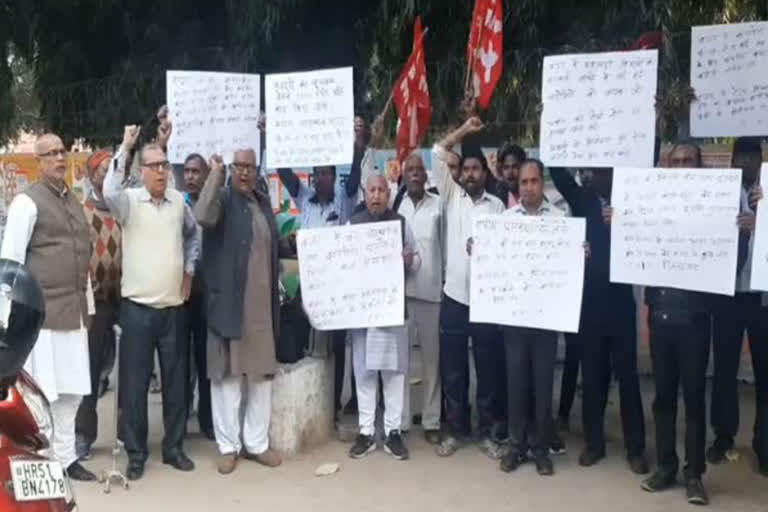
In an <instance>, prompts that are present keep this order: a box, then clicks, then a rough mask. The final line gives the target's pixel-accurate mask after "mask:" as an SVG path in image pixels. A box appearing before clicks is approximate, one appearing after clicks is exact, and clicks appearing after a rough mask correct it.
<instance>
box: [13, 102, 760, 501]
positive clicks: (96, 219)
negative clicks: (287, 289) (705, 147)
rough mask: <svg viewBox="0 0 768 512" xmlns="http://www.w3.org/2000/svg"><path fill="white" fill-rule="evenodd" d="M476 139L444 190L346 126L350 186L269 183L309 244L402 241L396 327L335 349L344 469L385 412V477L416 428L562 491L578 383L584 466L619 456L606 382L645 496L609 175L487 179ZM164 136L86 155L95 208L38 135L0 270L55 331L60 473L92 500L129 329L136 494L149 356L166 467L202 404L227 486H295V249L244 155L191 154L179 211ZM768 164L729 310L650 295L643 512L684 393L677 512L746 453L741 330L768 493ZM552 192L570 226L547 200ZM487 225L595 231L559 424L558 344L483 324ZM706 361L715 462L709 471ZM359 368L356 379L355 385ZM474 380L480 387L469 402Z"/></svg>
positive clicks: (45, 356)
mask: <svg viewBox="0 0 768 512" xmlns="http://www.w3.org/2000/svg"><path fill="white" fill-rule="evenodd" d="M483 129H484V125H483V123H482V121H481V120H480V119H479V118H478V117H475V116H471V115H470V116H468V118H467V119H466V121H465V122H464V123H463V124H461V125H460V126H459V127H457V128H456V129H455V130H453V131H451V132H450V133H449V134H448V135H446V136H445V137H444V138H442V139H441V140H440V141H439V142H437V143H436V144H434V146H433V148H432V158H431V176H428V173H427V168H426V165H425V162H424V160H423V159H422V157H421V156H420V154H419V153H418V152H417V153H413V154H411V155H410V156H408V157H407V158H406V159H405V160H404V161H403V164H402V177H401V180H400V183H399V185H398V187H395V188H394V190H393V187H391V186H390V185H391V184H390V182H389V181H388V180H387V178H386V177H385V176H383V175H382V174H381V173H379V172H377V170H376V169H375V166H374V159H373V156H372V149H371V147H370V145H371V140H370V134H369V130H368V128H367V126H366V124H365V122H364V121H363V120H362V118H357V119H356V121H355V142H354V157H353V162H352V166H351V172H350V175H349V176H348V177H347V180H346V182H345V183H343V185H342V184H341V183H340V181H341V180H337V170H336V168H335V167H334V166H318V167H315V168H314V169H313V173H312V177H311V184H309V185H308V184H306V183H304V182H302V181H301V180H300V179H299V177H298V176H297V175H296V173H294V171H293V170H291V169H279V170H277V172H278V174H279V177H280V179H281V180H282V183H283V184H284V186H285V187H286V189H287V190H288V192H289V193H290V195H291V196H292V198H293V199H294V201H295V204H296V207H297V208H298V210H299V219H300V225H301V228H302V229H316V228H323V227H326V226H342V225H346V224H361V223H370V222H381V221H399V222H400V223H401V225H402V228H403V229H402V233H403V240H402V242H403V265H404V268H405V276H406V277H405V279H406V282H405V296H406V297H405V303H406V318H407V319H406V324H405V326H399V327H391V328H381V329H353V330H349V331H335V332H329V333H325V334H326V335H327V338H328V339H329V340H330V343H331V344H332V345H333V346H334V351H333V352H334V354H335V361H336V374H335V381H334V388H335V389H334V392H335V396H334V413H335V414H336V415H338V416H340V415H341V414H343V413H344V412H357V415H358V419H359V428H360V431H359V435H358V437H357V439H356V440H355V442H354V444H353V445H352V447H351V448H350V450H349V455H350V457H352V458H362V457H364V456H366V455H368V454H370V453H372V452H373V451H375V450H376V449H377V447H378V446H379V444H378V441H377V433H376V426H375V425H376V423H375V420H376V416H377V410H378V409H379V408H381V407H382V406H383V426H384V441H383V449H384V450H385V451H386V452H387V453H388V454H390V455H391V456H392V457H394V458H395V459H398V460H404V459H408V458H409V450H408V447H407V445H406V437H407V436H406V434H407V433H411V435H413V434H412V432H413V431H414V429H415V427H414V425H415V424H417V423H419V424H420V425H421V430H422V431H423V435H424V438H425V439H426V441H427V442H428V443H430V444H432V445H434V446H435V450H436V455H437V456H440V457H450V456H452V455H454V454H455V453H456V452H457V451H458V450H461V449H463V448H465V447H467V446H469V445H470V444H473V443H474V444H477V446H479V448H480V449H481V450H482V451H483V452H484V453H485V454H486V455H487V456H488V457H490V458H491V459H494V460H498V461H499V464H500V468H501V470H503V471H505V472H513V471H515V470H517V469H518V468H519V467H520V466H521V465H523V464H525V463H526V462H528V461H532V462H533V464H534V465H535V468H536V471H537V472H538V473H539V474H540V475H544V476H548V475H552V474H554V464H553V460H552V455H557V454H562V453H564V452H565V445H564V443H563V441H562V439H561V437H560V435H561V434H562V433H563V432H567V431H569V429H570V422H569V419H570V416H571V408H572V405H573V402H574V396H575V391H576V387H577V379H578V375H579V372H580V373H581V382H582V389H583V401H582V404H583V411H582V419H583V435H584V441H585V444H584V449H583V451H582V452H581V454H580V456H579V464H580V465H582V466H585V467H589V466H594V465H596V464H598V463H599V462H600V461H601V460H602V459H604V458H605V457H606V439H605V437H606V436H605V411H606V405H607V403H608V395H609V391H610V387H611V382H612V380H613V379H615V380H616V381H617V382H618V389H619V397H620V406H621V424H622V430H623V438H624V448H625V456H626V459H627V464H628V466H629V469H630V470H631V471H632V472H633V473H636V474H638V475H645V474H648V473H650V467H649V463H648V459H647V458H646V431H645V415H644V406H643V401H642V397H641V392H640V386H639V379H638V369H637V351H638V340H637V329H636V311H637V308H636V302H635V294H634V292H633V288H632V286H631V285H626V284H618V283H612V282H611V281H610V273H609V262H610V222H611V218H612V209H611V206H610V199H611V187H612V173H613V171H612V170H611V169H594V170H589V169H588V170H581V171H582V172H572V171H571V170H567V169H563V168H550V169H546V168H545V166H544V164H543V163H542V162H541V161H539V160H536V159H534V158H529V157H528V156H527V155H526V152H525V151H524V150H523V149H522V148H521V147H519V146H516V145H504V146H503V147H502V148H501V149H500V150H499V153H498V158H497V165H496V166H495V168H491V167H489V164H488V162H487V160H486V157H485V156H484V154H483V152H482V151H481V150H480V147H479V145H477V144H473V143H472V139H473V137H474V136H475V134H478V133H480V132H481V131H482V130H483ZM172 131H173V130H172V124H171V122H170V119H169V114H168V112H167V110H166V109H162V110H161V112H160V114H159V128H158V130H157V134H155V135H153V136H151V137H142V134H141V128H140V127H138V126H127V127H126V128H125V132H124V137H123V141H122V144H121V145H120V146H119V148H118V149H117V150H116V151H115V152H114V154H113V153H112V152H107V151H98V152H95V153H93V154H92V155H91V157H90V158H89V159H88V162H87V170H88V178H89V180H90V182H91V185H92V187H91V191H90V193H89V195H88V197H87V198H86V200H85V202H84V204H81V203H80V202H79V201H78V200H77V199H76V197H75V196H74V194H73V193H72V191H71V189H70V188H69V187H68V186H67V183H66V180H65V173H66V158H67V151H66V149H65V147H64V145H63V143H62V140H61V139H60V138H59V137H57V136H56V135H53V134H46V135H43V136H41V137H39V138H38V140H37V142H36V145H35V153H36V156H37V160H38V163H39V171H40V181H39V182H38V183H36V184H33V185H31V186H30V187H29V188H28V189H27V190H25V191H23V192H22V193H20V194H18V195H17V196H16V197H15V198H14V200H13V202H12V203H11V205H10V208H9V211H8V223H7V228H6V231H5V238H4V240H3V244H2V252H1V254H0V256H2V257H3V258H7V259H12V260H16V261H19V262H21V263H23V264H25V265H27V266H28V267H29V269H30V270H31V272H32V273H33V274H34V275H35V276H36V277H37V279H38V280H39V281H40V283H41V285H42V288H43V291H44V295H45V299H46V318H45V325H44V326H43V330H42V332H41V334H40V337H39V339H38V342H37V345H36V346H35V349H34V351H33V353H32V355H31V356H30V358H29V360H28V361H27V365H26V368H27V370H28V371H30V372H31V374H32V375H33V376H34V377H35V379H36V380H37V381H38V382H39V383H40V385H41V388H42V390H43V391H44V393H45V395H46V397H47V398H48V399H49V401H50V402H51V409H52V413H53V417H54V421H55V425H56V429H55V432H54V438H53V442H52V447H53V454H54V456H55V458H56V459H57V460H59V461H60V462H61V463H62V464H63V466H64V467H65V468H67V471H68V475H69V476H70V477H71V478H73V479H75V480H83V481H89V480H95V479H96V477H95V475H94V474H93V473H91V472H90V471H89V470H87V469H86V468H85V467H84V466H83V465H82V464H81V461H84V460H87V459H88V458H89V456H90V447H91V445H92V444H93V443H94V442H95V441H96V438H97V429H96V425H97V422H98V421H97V418H96V402H97V397H98V394H99V388H100V383H101V381H102V378H103V373H104V368H105V367H106V366H108V364H109V361H110V357H111V356H110V352H113V351H114V341H115V340H114V336H115V332H114V330H113V326H114V325H115V324H119V325H120V327H121V329H122V335H121V347H120V351H119V361H118V364H119V365H120V379H121V382H120V397H119V403H120V410H121V412H120V421H119V437H120V440H121V441H122V442H123V444H124V446H125V450H126V452H127V454H128V466H127V470H126V473H127V477H128V478H129V479H131V480H137V479H139V478H141V477H142V476H143V474H144V467H145V463H146V460H147V458H148V456H149V450H148V447H147V433H148V412H147V392H148V389H149V385H150V379H151V376H152V372H153V368H154V357H155V353H156V352H157V354H158V355H159V361H160V376H161V382H162V399H163V416H162V417H163V424H164V428H165V436H164V439H163V443H162V460H163V463H165V464H167V465H170V466H172V467H174V468H176V469H178V470H181V471H191V470H193V469H194V463H193V462H192V461H191V460H190V459H189V458H188V457H187V456H186V454H185V452H184V450H183V442H184V438H185V436H186V435H187V423H188V419H189V417H190V411H191V409H192V406H191V404H192V403H193V402H194V400H193V396H194V393H193V390H194V389H195V387H197V390H198V396H199V400H198V406H197V417H198V422H199V427H200V432H201V434H203V435H204V436H205V437H207V438H210V439H212V440H215V442H216V443H217V445H218V449H219V452H220V455H219V459H218V461H217V467H218V471H219V472H220V473H222V474H229V473H232V472H233V471H234V470H235V469H236V466H237V464H238V462H239V461H240V460H241V459H242V458H244V459H247V460H252V461H255V462H257V463H259V464H262V465H264V466H267V467H275V466H278V465H280V464H281V458H280V456H279V454H278V453H277V451H275V450H273V449H271V448H270V442H269V425H270V414H271V408H272V404H271V396H272V390H271V383H272V379H273V376H274V375H275V373H276V370H277V367H278V362H277V357H276V344H277V343H279V340H280V332H279V327H280V309H281V302H280V289H279V288H280V284H279V273H280V258H281V257H285V256H288V255H293V253H292V250H291V246H290V243H285V241H283V240H280V239H279V232H278V229H277V224H276V219H275V215H274V213H273V210H272V201H271V200H270V197H269V189H268V187H267V186H266V182H265V179H264V173H263V172H262V169H261V167H260V165H259V163H258V162H259V161H260V159H259V155H257V154H256V152H255V150H254V149H253V148H241V149H240V150H237V151H235V152H234V154H233V157H232V160H231V161H228V162H225V161H224V159H223V158H222V157H221V156H220V155H201V154H191V155H189V156H188V157H187V158H186V161H185V162H184V169H183V183H182V184H179V187H178V188H179V189H183V190H184V191H183V192H182V191H180V190H177V187H175V186H174V185H173V183H174V181H173V174H172V165H171V162H169V160H168V156H167V145H168V141H169V139H170V137H171V136H172ZM262 135H263V133H262ZM657 161H658V155H657ZM761 163H762V148H761V144H760V140H759V139H749V138H742V139H739V140H737V142H736V144H735V146H734V149H733V167H734V168H740V169H742V170H743V200H742V213H741V214H740V215H739V217H738V218H737V219H734V222H735V223H738V225H739V227H740V233H741V235H740V246H739V266H738V275H737V276H734V279H736V282H737V293H736V295H735V296H734V297H725V296H713V295H709V294H704V293H697V292H692V291H685V290H679V289H672V288H647V289H645V302H646V304H647V305H648V307H649V326H650V351H651V359H652V364H653V378H654V383H655V398H654V401H653V417H654V424H655V438H656V452H657V454H656V458H655V459H656V463H657V468H656V470H655V471H654V472H653V473H652V474H651V475H650V476H649V477H647V478H646V479H645V480H643V482H642V488H643V489H645V490H646V491H649V492H656V491H661V490H665V489H667V488H670V487H672V486H673V485H675V483H676V481H677V475H678V471H679V470H680V460H679V458H678V455H677V450H676V445H677V443H676V424H677V406H678V388H679V387H680V386H682V388H683V399H684V404H685V405H684V407H685V414H684V417H685V434H684V435H685V454H684V457H685V459H684V465H683V472H684V482H685V486H686V493H687V499H688V501H689V502H691V503H694V504H706V503H708V496H707V493H706V490H705V488H704V485H703V483H702V475H703V474H704V472H705V468H706V463H707V462H710V463H712V464H720V463H725V462H727V461H728V459H729V457H730V452H731V450H732V449H733V448H734V438H735V437H736V435H737V434H738V427H739V393H738V387H737V373H738V367H739V362H740V358H741V348H742V339H743V335H744V332H745V330H746V331H747V332H748V334H749V340H750V343H751V356H752V362H753V366H754V370H755V372H754V373H755V384H756V393H755V396H756V403H757V418H756V421H755V428H754V444H753V448H754V451H755V454H756V456H757V468H758V472H759V473H760V474H762V475H763V476H768V381H766V379H768V368H767V367H766V365H768V345H767V344H766V343H768V306H766V301H764V298H763V296H762V295H761V294H760V293H757V292H752V291H751V290H750V288H749V275H748V274H749V271H750V263H749V261H750V260H751V248H752V246H753V241H752V236H753V232H754V225H755V223H754V218H755V212H756V208H757V205H758V203H759V202H760V200H761V199H762V189H761V188H760V186H759V183H758V171H759V168H760V165H761ZM702 165H703V164H702V152H701V149H700V147H699V146H698V145H697V144H696V143H695V142H692V141H681V142H679V143H678V144H676V145H674V147H673V148H672V150H671V152H670V153H669V154H668V155H667V166H669V167H683V168H697V167H702ZM584 171H588V172H584ZM547 172H548V173H549V175H550V177H551V180H552V182H553V183H554V186H555V187H556V189H557V190H558V191H559V193H560V194H561V195H562V197H563V198H564V200H565V203H566V204H567V208H566V209H567V211H566V209H561V208H560V207H558V206H556V205H555V204H554V203H553V202H552V201H550V200H549V199H548V198H547V197H546V194H545V183H546V181H547V179H546V174H547ZM587 176H588V177H589V179H587ZM479 213H486V214H500V215H511V216H515V215H523V216H566V215H571V216H575V217H583V218H585V219H586V240H585V244H584V246H585V253H586V254H585V257H586V267H585V278H584V289H583V306H582V310H581V321H580V331H579V332H578V333H577V334H572V335H568V336H567V337H566V340H567V348H566V357H565V364H564V371H563V379H562V390H561V394H560V403H559V405H560V407H559V409H558V410H557V411H555V410H554V408H553V395H554V390H553V387H554V382H555V365H556V351H557V343H558V337H559V333H557V332H556V331H554V330H542V329H528V328H521V327H506V326H504V327H502V326H498V325H490V324H479V323H473V322H471V321H470V314H469V313H470V311H469V289H470V273H469V268H470V259H471V251H472V245H473V243H472V233H471V220H472V217H473V215H475V214H479ZM382 337H383V338H384V339H385V340H386V341H387V342H389V343H391V344H393V345H394V346H396V347H397V349H398V355H399V357H398V364H397V368H396V369H395V370H392V369H387V370H381V369H379V368H374V367H371V366H370V365H369V364H368V362H367V361H366V357H365V355H366V343H368V342H369V341H370V340H371V339H372V338H377V339H378V341H381V339H382ZM711 345H714V372H715V373H714V381H713V393H712V404H711V426H712V429H713V432H714V442H713V443H712V444H711V446H710V447H709V449H707V448H706V438H707V431H708V427H707V416H706V410H707V407H706V405H707V404H706V395H705V389H706V375H707V374H706V372H707V367H708V363H709V357H710V347H711ZM347 346H351V348H352V358H351V360H352V367H351V368H345V360H346V352H347V350H346V348H347ZM413 347H419V352H420V354H421V374H420V376H421V384H420V388H421V391H422V392H423V400H420V402H421V403H422V407H421V409H420V410H418V411H415V410H413V408H412V407H411V405H410V396H411V389H410V388H411V385H410V382H411V379H410V376H409V368H410V366H411V365H410V364H409V357H410V352H411V350H412V349H413ZM471 363H472V364H471ZM191 369H194V372H191V371H190V370H191ZM470 371H474V372H475V378H476V379H475V380H476V382H477V385H476V396H475V397H473V398H470V396H469V390H470V380H471V378H470ZM193 373H194V375H196V376H197V379H196V380H197V382H195V381H194V380H193V379H191V378H190V375H191V374H193ZM345 375H351V377H352V398H351V399H350V401H349V402H348V403H347V404H343V403H342V399H341V398H342V390H343V388H344V384H345ZM379 383H381V385H380V384H379ZM380 391H381V393H380ZM83 397H84V398H83ZM382 397H383V400H382ZM472 407H474V409H475V412H476V414H475V415H473V414H472V413H471V411H472ZM241 408H242V409H244V413H243V414H242V415H241V414H240V411H241ZM473 416H475V417H476V422H474V423H475V424H474V425H473V421H472V418H473Z"/></svg>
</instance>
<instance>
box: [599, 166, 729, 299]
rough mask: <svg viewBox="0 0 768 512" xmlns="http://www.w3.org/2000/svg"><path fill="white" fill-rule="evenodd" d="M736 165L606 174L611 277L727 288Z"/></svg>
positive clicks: (623, 280)
mask: <svg viewBox="0 0 768 512" xmlns="http://www.w3.org/2000/svg"><path fill="white" fill-rule="evenodd" d="M740 202H741V169H634V168H617V169H616V170H615V171H614V174H613V194H612V199H611V205H612V206H613V219H612V221H611V281H612V282H615V283H630V284H638V285H646V286H664V287H670V288H679V289H683V290H692V291H699V292H710V293H718V294H722V295H733V294H734V290H735V286H736V259H737V255H738V245H739V229H738V226H737V223H736V222H737V221H736V219H737V217H738V215H739V206H740Z"/></svg>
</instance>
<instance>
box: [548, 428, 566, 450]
mask: <svg viewBox="0 0 768 512" xmlns="http://www.w3.org/2000/svg"><path fill="white" fill-rule="evenodd" d="M549 453H550V454H551V455H565V441H563V439H562V438H561V437H560V436H559V435H558V434H557V432H554V431H553V432H552V439H551V440H550V442H549Z"/></svg>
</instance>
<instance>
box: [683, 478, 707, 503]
mask: <svg viewBox="0 0 768 512" xmlns="http://www.w3.org/2000/svg"><path fill="white" fill-rule="evenodd" d="M685 495H686V497H687V498H688V503H690V504H691V505H708V504H709V496H707V490H706V489H704V484H703V483H702V482H701V478H688V479H687V480H686V482H685Z"/></svg>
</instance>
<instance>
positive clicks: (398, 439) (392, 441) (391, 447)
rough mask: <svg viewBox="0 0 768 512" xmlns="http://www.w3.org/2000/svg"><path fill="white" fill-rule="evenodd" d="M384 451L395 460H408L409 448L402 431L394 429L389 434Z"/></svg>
mask: <svg viewBox="0 0 768 512" xmlns="http://www.w3.org/2000/svg"><path fill="white" fill-rule="evenodd" d="M384 451H385V452H387V453H388V454H390V455H391V456H392V458H393V459H395V460H408V458H409V457H410V455H409V454H408V448H407V447H406V446H405V443H404V442H403V436H402V435H400V432H399V431H397V430H393V431H392V432H390V433H389V435H388V436H387V440H386V442H385V443H384Z"/></svg>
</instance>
